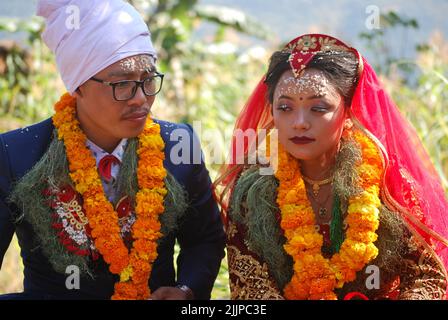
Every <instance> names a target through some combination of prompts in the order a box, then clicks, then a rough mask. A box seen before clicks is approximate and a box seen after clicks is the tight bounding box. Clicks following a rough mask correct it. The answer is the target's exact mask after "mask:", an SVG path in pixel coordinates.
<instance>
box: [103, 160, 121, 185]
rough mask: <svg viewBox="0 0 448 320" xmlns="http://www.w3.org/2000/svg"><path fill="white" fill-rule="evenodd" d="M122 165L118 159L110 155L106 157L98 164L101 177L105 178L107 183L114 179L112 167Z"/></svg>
mask: <svg viewBox="0 0 448 320" xmlns="http://www.w3.org/2000/svg"><path fill="white" fill-rule="evenodd" d="M114 163H115V164H118V163H120V160H118V159H117V157H115V156H113V155H111V154H108V155H106V156H104V157H103V158H102V159H101V160H100V162H99V163H98V173H99V174H100V176H101V177H103V178H104V180H106V181H107V182H109V181H110V180H111V179H112V172H111V171H112V165H113V164H114Z"/></svg>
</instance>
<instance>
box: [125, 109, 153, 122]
mask: <svg viewBox="0 0 448 320" xmlns="http://www.w3.org/2000/svg"><path fill="white" fill-rule="evenodd" d="M148 113H149V111H147V110H140V111H137V112H133V113H130V114H127V115H125V116H124V117H123V120H139V119H142V118H146V116H148Z"/></svg>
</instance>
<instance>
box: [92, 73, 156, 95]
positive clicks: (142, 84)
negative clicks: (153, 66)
mask: <svg viewBox="0 0 448 320" xmlns="http://www.w3.org/2000/svg"><path fill="white" fill-rule="evenodd" d="M164 76H165V74H163V73H160V72H157V71H156V72H155V75H153V76H150V77H148V78H146V79H143V80H141V81H139V80H120V81H114V82H110V81H104V80H101V79H98V78H95V77H92V78H90V80H93V81H96V82H99V83H102V84H105V85H108V86H111V87H112V93H113V96H114V99H115V100H116V101H128V100H131V99H132V98H134V97H135V94H136V93H137V89H138V87H140V88H142V91H143V93H144V94H145V96H147V97H151V96H155V95H156V94H158V93H159V92H160V90H162V85H163V78H164ZM154 78H160V87H159V89H158V90H157V91H156V92H154V93H151V94H147V93H146V91H145V86H144V83H145V81H148V80H153V79H154ZM131 82H132V83H135V85H134V89H133V91H132V94H131V96H130V97H129V98H127V99H117V97H116V95H115V88H116V86H118V85H119V84H122V83H131Z"/></svg>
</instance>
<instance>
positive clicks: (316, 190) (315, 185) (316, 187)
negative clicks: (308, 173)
mask: <svg viewBox="0 0 448 320" xmlns="http://www.w3.org/2000/svg"><path fill="white" fill-rule="evenodd" d="M302 178H303V180H304V181H305V182H306V183H308V184H310V185H312V186H313V194H314V196H315V197H317V196H318V195H319V190H320V186H323V185H325V184H328V183H331V182H333V175H332V176H331V177H330V178H327V179H324V180H320V181H318V180H312V179H310V178H308V177H305V176H304V175H303V174H302Z"/></svg>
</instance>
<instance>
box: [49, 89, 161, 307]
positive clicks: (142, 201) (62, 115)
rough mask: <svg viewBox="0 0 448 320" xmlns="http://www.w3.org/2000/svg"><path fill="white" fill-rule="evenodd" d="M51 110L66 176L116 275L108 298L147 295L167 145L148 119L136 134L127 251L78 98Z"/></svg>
mask: <svg viewBox="0 0 448 320" xmlns="http://www.w3.org/2000/svg"><path fill="white" fill-rule="evenodd" d="M55 111H56V113H55V115H54V116H53V123H54V125H55V127H56V128H57V130H58V138H59V139H60V140H63V141H64V145H65V149H66V153H67V160H68V163H69V170H70V178H71V179H72V181H73V183H74V184H75V188H76V191H78V192H79V193H80V194H81V195H82V197H83V208H84V210H85V213H86V215H87V218H88V220H89V225H90V227H91V228H92V232H91V234H92V237H93V238H94V242H95V246H96V247H97V249H98V251H99V252H100V253H101V255H102V256H103V258H104V261H105V262H106V263H108V264H109V270H110V271H111V272H112V273H114V274H117V275H120V281H119V282H117V283H116V284H115V293H114V295H113V296H112V299H114V300H121V299H147V298H148V297H149V295H150V291H149V288H148V280H149V278H150V275H151V270H152V264H153V262H154V260H155V259H156V258H157V240H158V239H159V238H160V237H161V236H162V234H161V232H160V227H161V226H160V222H159V215H160V214H162V213H163V212H164V210H165V208H164V205H163V201H164V197H165V195H166V193H167V190H166V189H165V184H164V178H165V177H166V170H165V168H164V167H163V160H164V159H165V154H164V152H163V149H164V147H165V145H164V142H163V140H162V138H161V136H160V126H159V125H158V124H156V123H155V122H153V121H152V119H150V118H148V120H147V121H146V125H145V128H144V130H143V132H142V133H141V134H140V135H139V137H138V139H139V147H138V149H137V153H138V156H139V162H138V167H137V180H138V186H139V191H138V193H137V195H136V199H135V201H136V206H135V213H136V216H137V220H136V222H135V224H134V225H133V227H132V236H133V239H134V242H133V245H132V249H131V250H130V252H129V250H128V249H127V247H126V245H125V244H124V242H123V239H122V238H121V236H120V227H119V224H118V214H117V212H116V211H115V210H114V208H113V206H112V204H111V203H110V202H109V201H108V200H107V198H106V196H105V194H104V191H103V186H102V184H101V180H100V177H99V175H98V171H97V168H96V162H95V158H94V157H93V156H92V154H91V152H90V151H89V149H88V148H87V147H86V144H85V143H86V139H87V138H86V136H85V134H84V133H83V132H82V130H81V128H80V126H79V121H78V120H77V118H76V99H75V98H74V97H72V96H71V95H69V94H68V93H66V94H64V95H63V96H62V97H61V99H60V100H59V101H58V102H57V103H56V104H55Z"/></svg>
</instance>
